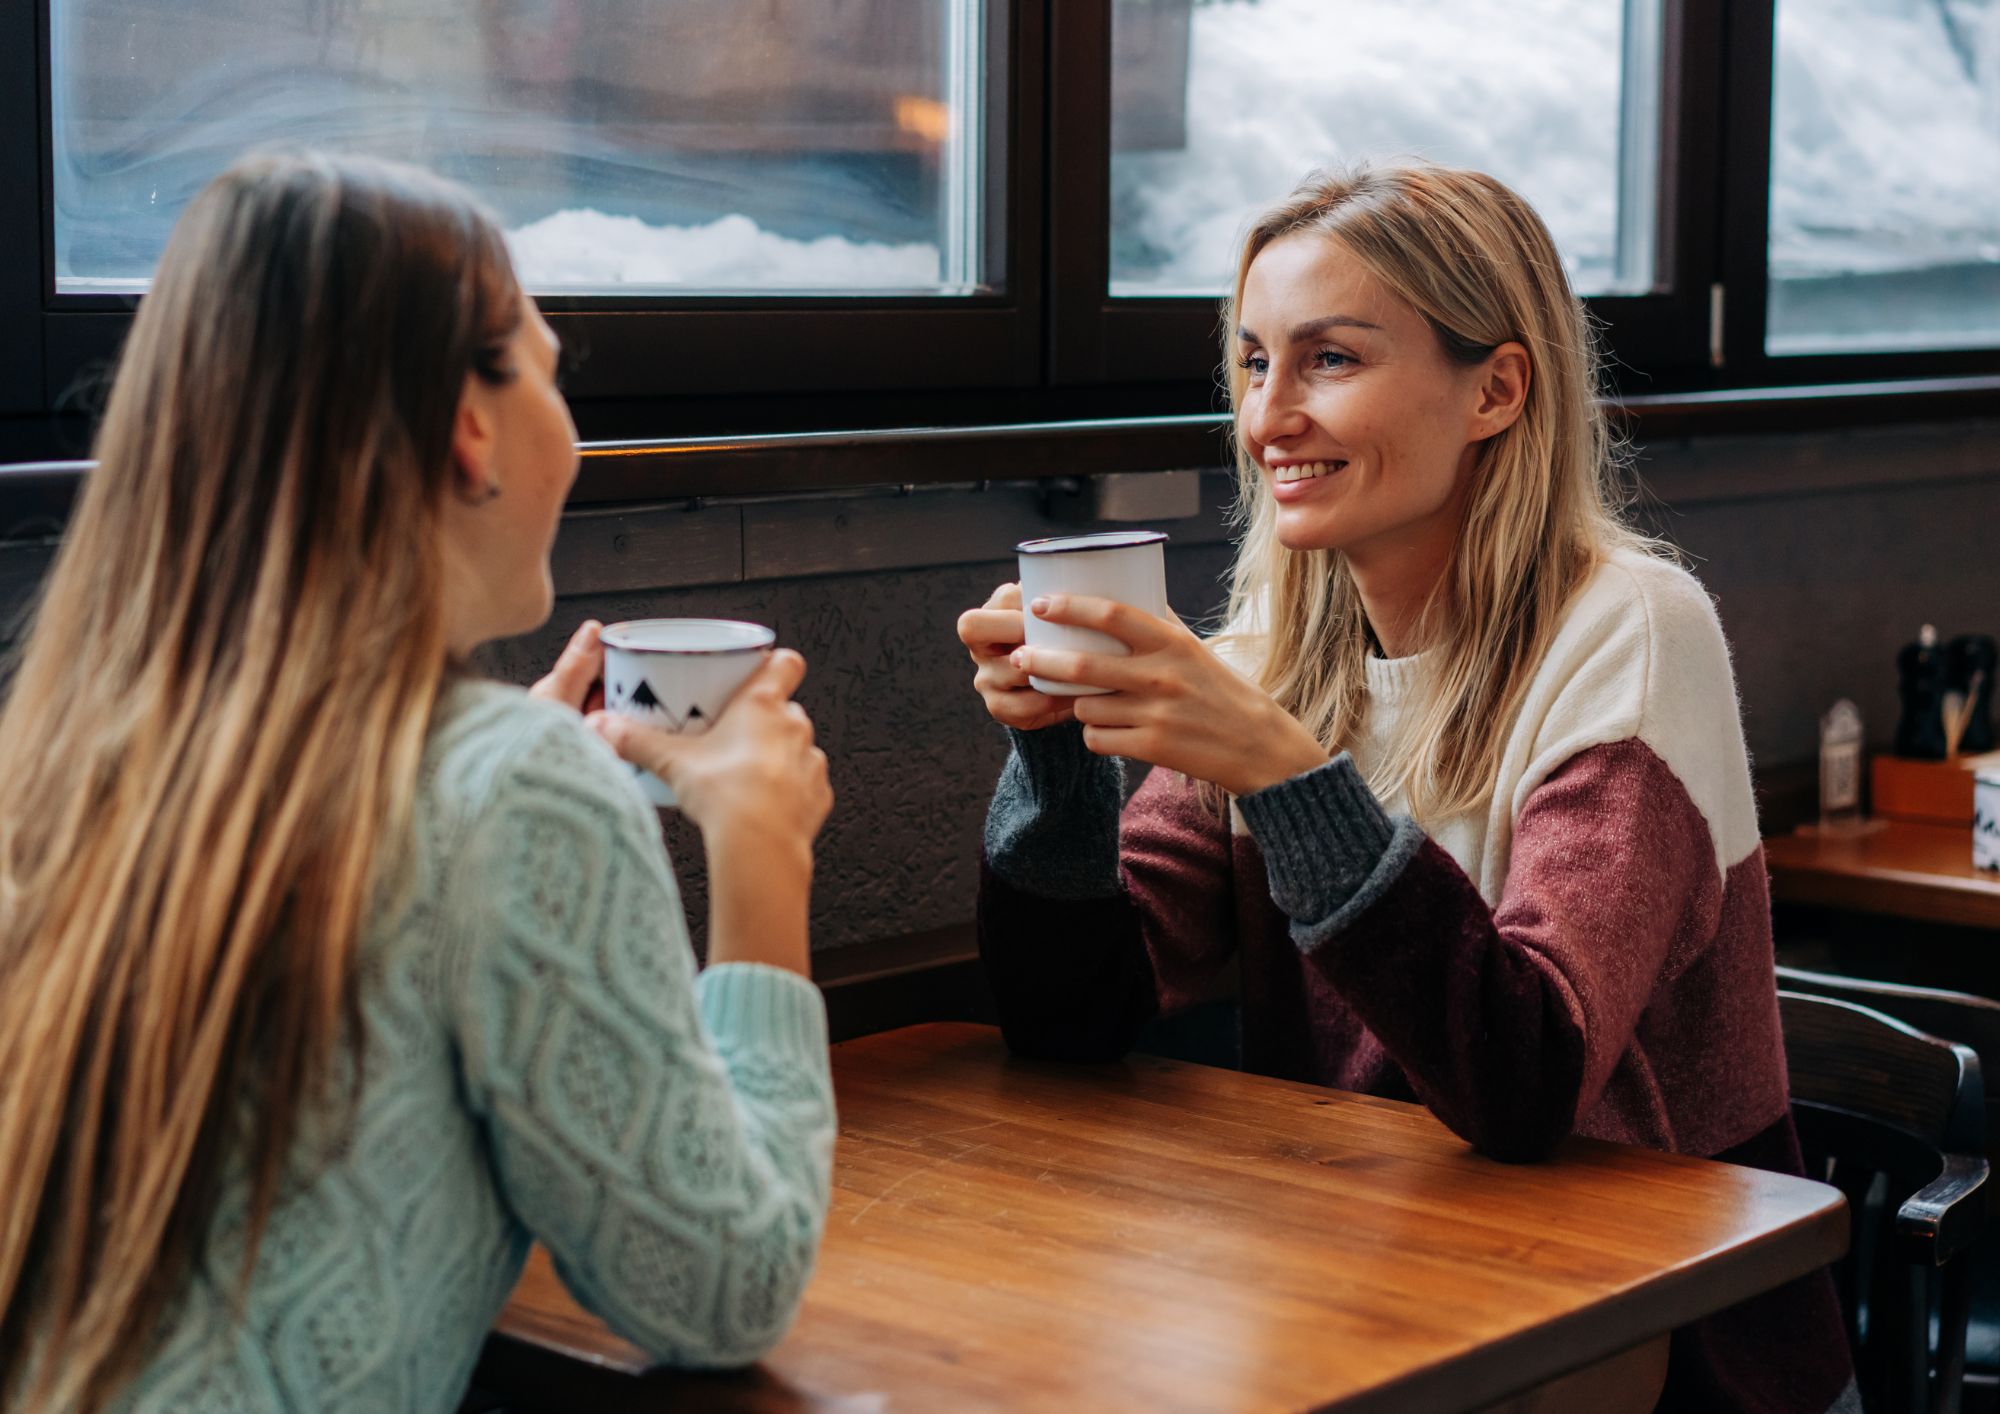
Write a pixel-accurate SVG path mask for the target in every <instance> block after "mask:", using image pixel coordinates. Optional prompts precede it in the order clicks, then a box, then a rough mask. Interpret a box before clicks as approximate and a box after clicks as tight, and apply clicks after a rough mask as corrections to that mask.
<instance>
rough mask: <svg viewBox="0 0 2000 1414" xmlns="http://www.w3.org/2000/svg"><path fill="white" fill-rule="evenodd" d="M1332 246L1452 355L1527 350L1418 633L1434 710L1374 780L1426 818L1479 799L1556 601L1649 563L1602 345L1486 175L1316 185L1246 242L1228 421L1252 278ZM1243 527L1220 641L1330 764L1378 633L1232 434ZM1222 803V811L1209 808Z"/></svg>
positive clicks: (1345, 176)
mask: <svg viewBox="0 0 2000 1414" xmlns="http://www.w3.org/2000/svg"><path fill="white" fill-rule="evenodd" d="M1298 234H1310V235H1313V236H1317V237H1320V238H1322V239H1325V240H1328V241H1331V242H1334V243H1335V244H1337V245H1338V246H1339V247H1340V248H1341V249H1342V250H1343V251H1344V252H1346V253H1347V254H1349V255H1351V256H1353V257H1354V258H1355V259H1356V260H1358V261H1360V262H1361V264H1362V265H1363V266H1364V267H1365V268H1366V269H1367V271H1368V272H1369V273H1370V274H1371V275H1372V276H1374V278H1376V279H1377V280H1379V281H1381V282H1382V284H1383V285H1384V286H1385V287H1386V288H1387V289H1388V290H1389V291H1390V292H1391V293H1393V294H1394V295H1396V296H1397V297H1399V298H1401V299H1402V300H1404V301H1405V302H1406V303H1408V304H1409V305H1410V306H1411V307H1412V308H1414V309H1415V310H1416V311H1417V313H1418V314H1420V315H1421V316H1423V318H1424V320H1425V322H1426V323H1428V324H1429V325H1430V326H1431V329H1432V330H1433V332H1434V333H1436V335H1437V337H1438V341H1439V346H1440V348H1441V349H1442V350H1443V352H1444V354H1445V356H1446V357H1447V358H1448V359H1451V360H1453V361H1454V362H1457V363H1459V364H1461V365H1467V366H1470V365H1476V364H1478V363H1479V362H1481V361H1482V360H1484V358H1485V357H1486V356H1487V355H1488V354H1489V353H1490V352H1491V351H1492V349H1493V348H1494V347H1495V346H1497V345H1500V344H1503V343H1508V342H1519V343H1520V344H1521V345H1522V346H1523V347H1525V348H1526V350H1527V354H1528V361H1529V365H1530V376H1529V383H1528V392H1527V400H1526V405H1525V406H1524V407H1523V409H1522V411H1521V414H1520V416H1519V418H1518V419H1517V420H1516V421H1515V422H1514V424H1513V425H1512V426H1510V427H1508V428H1506V429H1505V430H1504V431H1502V432H1499V433H1497V434H1496V435H1494V436H1493V437H1490V438H1488V439H1487V440H1486V441H1484V442H1482V443H1481V444H1479V447H1478V451H1477V456H1476V461H1475V464H1474V466H1473V468H1472V471H1471V492H1470V495H1469V496H1468V498H1467V502H1466V506H1465V512H1464V520H1463V523H1462V524H1461V526H1460V528H1459V531H1458V538H1457V542H1456V546H1455V549H1454V552H1453V556H1452V563H1451V569H1450V572H1449V573H1448V574H1446V575H1444V576H1442V577H1441V579H1440V582H1439V583H1438V584H1437V586H1436V587H1435V589H1434V591H1433V593H1432V595H1431V598H1430V601H1429V603H1428V604H1427V606H1426V607H1425V609H1424V612H1423V613H1422V615H1421V616H1420V619H1419V635H1418V637H1419V641H1420V642H1421V643H1422V644H1423V645H1424V647H1425V648H1426V649H1428V650H1430V651H1428V652H1427V653H1426V655H1425V663H1426V671H1425V675H1424V676H1425V678H1426V683H1425V686H1426V688H1427V691H1426V692H1425V693H1424V694H1423V697H1424V705H1423V707H1422V708H1421V709H1420V710H1419V711H1418V712H1416V713H1414V714H1413V715H1412V717H1411V718H1410V719H1409V722H1408V725H1407V727H1406V728H1405V731H1404V734H1403V736H1402V738H1401V739H1400V740H1399V741H1398V742H1396V743H1395V744H1394V747H1393V749H1391V750H1388V751H1386V752H1384V753H1383V756H1382V762H1381V765H1380V766H1379V767H1378V768H1377V770H1376V778H1375V779H1373V780H1371V781H1370V783H1369V784H1370V785H1371V786H1372V787H1373V788H1374V789H1375V790H1376V792H1377V793H1378V794H1381V795H1383V796H1385V797H1388V796H1393V795H1396V794H1397V793H1401V794H1402V796H1403V798H1404V799H1405V800H1406V801H1407V803H1408V806H1409V808H1410V810H1411V812H1412V813H1413V814H1414V815H1416V817H1417V818H1418V819H1420V820H1435V819H1441V818H1446V817H1449V816H1452V815H1455V814H1459V813H1461V812H1464V811H1467V810H1471V809H1474V808H1476V807H1478V806H1480V805H1482V804H1483V803H1484V802H1485V801H1486V800H1487V799H1488V797H1489V796H1490V795H1491V792H1492V789H1493V782H1494V780H1495V778H1496V777H1497V776H1498V774H1499V765H1500V752H1501V749H1502V747H1503V745H1504V743H1505V742H1506V739H1507V729H1508V727H1509V726H1510V724H1511V723H1512V722H1513V720H1514V717H1515V715H1516V713H1517V712H1518V711H1519V709H1520V705H1521V699H1522V697H1523V695H1524V694H1525V693H1526V690H1527V687H1528V684H1529V682H1530V681H1531V680H1532V678H1533V676H1534V673H1535V670H1536V669H1537V667H1538V666H1539V665H1540V663H1541V660H1542V657H1543V654H1544V653H1545V652H1546V651H1547V649H1548V646H1549V642H1550V640H1551V639H1552V638H1553V636H1554V634H1555V630H1556V627H1557V624H1558V622H1559V621H1560V618H1561V615H1562V611H1563V609H1564V607H1565V606H1566V605H1567V604H1568V602H1569V601H1570V598H1571V597H1572V596H1573V595H1574V594H1575V593H1576V592H1577V590H1578V589H1580V588H1581V587H1582V586H1583V584H1584V582H1585V581H1586V580H1587V579H1588V578H1589V577H1590V575H1591V572H1592V571H1593V570H1594V569H1595V567H1596V566H1597V564H1598V563H1599V562H1600V560H1601V559H1602V557H1603V556H1604V555H1605V554H1607V553H1608V552H1609V551H1610V550H1612V549H1613V548H1616V547H1619V546H1632V547H1637V548H1642V549H1647V550H1651V549H1653V548H1654V547H1653V545H1652V542H1650V541H1647V540H1645V539H1643V538H1642V537H1640V536H1639V535H1637V534H1635V533H1634V532H1633V531H1632V530H1630V529H1629V528H1628V527H1627V526H1626V524H1625V522H1624V520H1623V505H1622V501H1621V499H1620V496H1619V492H1618V482H1619V476H1618V473H1619V455H1618V450H1619V449H1618V447H1617V444H1616V442H1615V440H1614V439H1613V437H1612V436H1611V434H1610V432H1609V430H1608V429H1607V427H1606V425H1605V421H1604V417H1603V414H1602V411H1601V408H1600V389H1599V383H1598V376H1599V375H1598V359H1597V351H1596V342H1595V339H1594V335H1593V330H1592V327H1591V323H1590V318H1589V315H1588V313H1587V312H1586V311H1585V310H1584V308H1583V305H1582V304H1581V302H1580V301H1578V300H1577V298H1576V297H1575V296H1574V295H1572V294H1571V293H1570V289H1569V284H1568V281H1567V279H1566V278H1565V277H1564V274H1563V268H1562V264H1561V261H1560V260H1559V258H1558V257H1557V255H1556V250H1555V244H1554V242H1553V241H1552V240H1551V239H1550V237H1549V233H1548V230H1547V228H1546V227H1544V226H1543V224H1542V222H1541V219H1540V218H1539V217H1538V216H1536V214H1535V212H1534V210H1533V209H1532V208H1531V207H1530V206H1529V205H1528V203H1527V202H1525V201H1523V200H1522V199H1521V198H1520V197H1519V196H1518V195H1516V194H1515V193H1514V192H1513V191H1511V190H1509V189H1508V188H1507V187H1506V186H1504V185H1503V184H1501V183H1500V182H1498V181H1495V180H1494V179H1493V178H1492V177H1489V176H1486V175H1484V174H1482V173H1479V172H1469V171H1461V170H1457V169H1453V168H1448V167H1439V166H1432V165H1429V164H1410V165H1396V166H1380V167H1366V166H1363V167H1356V168H1354V169H1351V170H1347V171H1340V172H1314V173H1312V174H1311V175H1310V176H1308V177H1307V178H1306V180H1305V181H1304V182H1303V183H1301V184H1300V185H1299V187H1298V188H1297V189H1296V190H1294V191H1293V192H1292V194H1291V195H1290V196H1288V197H1287V198H1286V199H1285V200H1283V201H1281V202H1279V203H1278V204H1277V205H1275V206H1273V207H1272V208H1271V209H1269V210H1268V211H1266V212H1264V213H1263V214H1262V215H1261V216H1259V217H1258V218H1257V219H1256V221H1255V222H1254V223H1253V224H1252V226H1251V228H1250V231H1249V234H1248V235H1247V236H1246V237H1245V239H1244V242H1243V247H1242V252H1241V255H1240V257H1239V259H1238V261H1237V266H1236V280H1235V286H1234V289H1233V291H1232V293H1231V295H1230V298H1229V303H1228V305H1227V308H1226V318H1225V321H1224V328H1223V335H1224V339H1225V353H1226V358H1227V367H1228V368H1229V370H1230V373H1229V399H1230V406H1231V408H1232V409H1233V410H1234V411H1235V412H1236V413H1237V414H1238V415H1239V416H1240V414H1241V411H1242V406H1243V393H1244V388H1245V386H1246V384H1247V380H1248V376H1249V375H1248V373H1247V372H1245V371H1244V370H1243V369H1242V368H1240V367H1239V366H1238V365H1237V360H1236V358H1235V356H1234V347H1233V345H1234V340H1235V330H1236V327H1237V321H1238V315H1239V311H1240V310H1241V307H1242V302H1243V283H1244V280H1245V278H1246V277H1247V275H1248V274H1249V271H1250V266H1251V262H1253V261H1254V260H1256V258H1257V256H1258V254H1259V253H1260V252H1261V251H1262V250H1263V249H1264V248H1265V247H1266V246H1268V245H1269V244H1270V243H1271V242H1273V241H1275V240H1278V239H1280V238H1282V237H1286V236H1292V235H1298ZM1236 466H1237V476H1238V485H1239V495H1238V511H1239V515H1240V516H1241V517H1242V519H1243V521H1244V523H1245V531H1244V535H1243V539H1242V543H1241V546H1240V548H1239V550H1238V554H1237V558H1236V563H1235V567H1234V570H1233V572H1232V576H1231V583H1230V596H1229V611H1228V626H1227V628H1226V629H1225V630H1224V632H1223V633H1222V634H1221V635H1219V636H1218V640H1217V641H1218V643H1219V644H1221V645H1224V646H1232V647H1233V648H1234V649H1235V651H1236V652H1237V653H1238V654H1239V655H1240V656H1241V657H1243V658H1245V659H1248V660H1250V661H1253V662H1255V663H1256V664H1257V668H1256V672H1257V678H1258V681H1259V682H1260V683H1261V685H1262V686H1263V687H1264V689H1265V690H1266V691H1267V692H1269V693H1270V694H1271V696H1272V697H1273V698H1275V699H1276V700H1277V701H1278V703H1279V704H1280V705H1281V706H1283V707H1284V708H1285V710H1286V711H1288V712H1290V713H1291V714H1292V715H1293V716H1295V717H1296V718H1298V720H1299V721H1300V722H1302V723H1303V724H1304V725H1305V726H1306V727H1307V729H1308V730H1310V731H1311V732H1312V733H1313V735H1314V736H1315V737H1317V738H1318V739H1319V740H1320V742H1322V743H1323V744H1324V745H1325V746H1326V747H1327V749H1328V750H1330V751H1335V750H1339V749H1340V748H1341V747H1342V745H1343V744H1345V743H1347V742H1349V741H1351V740H1353V739H1354V737H1355V736H1356V734H1357V733H1358V732H1359V731H1360V729H1361V727H1362V724H1363V722H1364V720H1365V718H1366V714H1367V710H1368V689H1367V673H1366V662H1367V657H1368V652H1369V640H1368V625H1367V619H1366V616H1365V614H1364V612H1363V609H1362V604H1361V598H1360V594H1359V592H1358V590H1357V588H1356V586H1355V583H1354V578H1353V575H1352V573H1351V571H1350V570H1349V568H1348V566H1347V564H1346V561H1345V559H1344V557H1343V556H1342V555H1341V554H1340V553H1339V552H1337V551H1333V550H1306V551H1292V550H1288V549H1286V548H1285V547H1284V546H1283V545H1281V544H1280V543H1279V541H1278V537H1277V515H1276V507H1275V503H1274V502H1273V501H1272V499H1271V497H1270V496H1269V495H1268V494H1266V493H1265V491H1264V488H1263V484H1262V477H1261V473H1260V472H1259V470H1258V467H1257V465H1256V463H1255V461H1254V460H1252V458H1251V456H1250V454H1249V452H1248V451H1247V450H1246V449H1245V447H1244V445H1243V439H1242V437H1241V436H1238V437H1237V439H1236ZM1218 798H1219V797H1218Z"/></svg>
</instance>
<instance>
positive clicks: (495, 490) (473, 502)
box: [458, 481, 500, 506]
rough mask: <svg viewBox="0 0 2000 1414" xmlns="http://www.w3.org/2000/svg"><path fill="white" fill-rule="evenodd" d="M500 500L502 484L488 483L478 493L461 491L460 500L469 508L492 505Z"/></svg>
mask: <svg viewBox="0 0 2000 1414" xmlns="http://www.w3.org/2000/svg"><path fill="white" fill-rule="evenodd" d="M499 498H500V483H499V482H497V481H488V482H486V483H485V484H484V485H483V486H481V487H480V488H479V489H478V490H477V491H460V492H459V493H458V499H459V500H461V501H463V502H464V503H465V504H466V505H468V506H486V505H491V504H492V503H493V502H494V501H497V500H498V499H499Z"/></svg>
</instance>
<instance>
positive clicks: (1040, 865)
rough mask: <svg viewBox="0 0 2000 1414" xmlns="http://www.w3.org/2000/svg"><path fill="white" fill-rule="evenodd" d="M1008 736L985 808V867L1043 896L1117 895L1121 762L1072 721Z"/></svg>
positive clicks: (1122, 783) (1010, 731)
mask: <svg viewBox="0 0 2000 1414" xmlns="http://www.w3.org/2000/svg"><path fill="white" fill-rule="evenodd" d="M1007 737H1008V742H1009V745H1010V747H1011V749H1010V750H1009V752H1008V755H1007V764H1006V765H1005V766H1003V767H1002V768H1001V770H1000V784H999V785H998V786H996V787H995V788H994V791H993V804H992V805H991V806H990V807H989V808H988V810H987V812H986V864H987V867H988V868H990V869H991V870H992V871H993V872H994V873H996V874H998V875H999V876H1000V877H1001V878H1003V879H1005V880H1006V881H1007V882H1008V883H1010V884H1012V885H1013V886H1014V887H1015V888H1017V889H1021V890H1023V891H1025V892H1027V893H1032V894H1039V895H1041V896H1042V897H1044V898H1069V899H1083V898H1107V897H1110V896H1112V895H1114V894H1116V893H1117V892H1118V816H1119V812H1120V811H1121V809H1122V808H1123V806H1124V804H1125V789H1124V786H1125V773H1124V767H1123V765H1122V764H1121V763H1120V762H1119V761H1118V759H1117V758H1116V757H1112V756H1099V755H1097V754H1096V753H1094V752H1093V751H1091V749H1090V748H1089V747H1087V746H1085V745H1084V744H1083V728H1082V726H1080V725H1079V724H1077V723H1075V722H1065V723H1063V724H1062V725H1061V726H1055V727H1044V728H1043V729H1042V730H1041V731H1038V732H1017V731H1015V730H1013V729H1012V728H1008V729H1007Z"/></svg>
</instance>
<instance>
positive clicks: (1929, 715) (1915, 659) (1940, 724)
mask: <svg viewBox="0 0 2000 1414" xmlns="http://www.w3.org/2000/svg"><path fill="white" fill-rule="evenodd" d="M1944 659H1945V655H1944V654H1943V653H1942V652H1940V651H1939V649H1938V641H1937V629H1936V628H1934V627H1933V626H1931V625H1930V624H1925V625H1924V626H1923V629H1922V631H1921V632H1919V633H1918V634H1917V641H1916V642H1915V643H1906V644H1904V645H1903V651H1902V652H1900V653H1898V654H1897V655H1896V675H1897V679H1898V682H1897V688H1896V690H1897V694H1898V695H1899V696H1900V697H1901V699H1902V714H1901V716H1899V717H1898V718H1897V720H1896V738H1895V748H1896V754H1897V755H1898V756H1910V757H1915V758H1917V759H1918V760H1921V761H1942V760H1944V758H1945V757H1946V756H1947V755H1948V754H1949V752H1948V751H1947V749H1946V741H1945V734H1944V694H1945V682H1946V679H1945V661H1944Z"/></svg>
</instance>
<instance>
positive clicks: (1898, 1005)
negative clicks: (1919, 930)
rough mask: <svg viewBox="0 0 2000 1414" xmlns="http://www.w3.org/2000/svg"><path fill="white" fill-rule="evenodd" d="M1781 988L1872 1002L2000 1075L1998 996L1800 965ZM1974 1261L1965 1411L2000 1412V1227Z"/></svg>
mask: <svg viewBox="0 0 2000 1414" xmlns="http://www.w3.org/2000/svg"><path fill="white" fill-rule="evenodd" d="M1778 985H1779V986H1780V987H1783V988H1784V989H1785V990H1787V991H1791V992H1810V993H1812V994H1813V995H1814V996H1821V997H1837V998H1839V999H1840V1000H1842V1001H1849V1002H1854V1003H1856V1004H1858V1005H1860V1006H1865V1007H1871V1008H1873V1009H1874V1010H1876V1011H1879V1012H1881V1013H1883V1014H1884V1015H1886V1016H1893V1017H1895V1018H1896V1020H1898V1021H1901V1022H1903V1023H1905V1024H1907V1025H1910V1026H1914V1027H1916V1028H1917V1030H1919V1031H1924V1032H1928V1033H1929V1034H1931V1035H1933V1036H1936V1037H1939V1038H1940V1039H1942V1040H1946V1041H1958V1042H1960V1043H1962V1044H1964V1045H1967V1046H1970V1047H1972V1049H1973V1050H1974V1051H1975V1052H1976V1053H1977V1054H1978V1056H1979V1067H1980V1070H1981V1071H1982V1072H1984V1071H1992V1072H1993V1073H1994V1074H1995V1075H2000V1002H1996V1001H1994V1000H1993V999H1992V998H1990V997H1980V996H1974V995H1973V994H1972V993H1970V992H1948V991H1942V990H1940V989H1938V988H1935V987H1911V986H1905V985H1903V984H1901V983H1897V982H1875V981H1870V980H1867V979H1864V978H1859V977H1842V976H1838V975H1835V974H1833V973H1826V972H1807V971H1804V970H1802V969H1800V968H1794V967H1780V968H1779V969H1778ZM1986 1160H1987V1163H1988V1164H1990V1165H2000V1085H1996V1086H1994V1087H1993V1088H1991V1089H1989V1090H1988V1091H1987V1092H1986ZM1988 1201H1989V1203H1990V1202H1991V1201H1992V1200H1991V1199H1990V1198H1989V1200H1988ZM1966 1260H1967V1261H1968V1262H1970V1263H1971V1264H1972V1316H1971V1320H1970V1321H1969V1322H1968V1323H1967V1326H1966V1337H1965V1408H1966V1410H1967V1411H1968V1414H2000V1225H1992V1224H1989V1225H1988V1227H1987V1229H1986V1231H1985V1232H1983V1233H1981V1234H1980V1236H1979V1238H1978V1240H1977V1241H1975V1242H1974V1243H1973V1245H1972V1250H1971V1251H1970V1252H1969V1253H1968V1254H1967V1256H1966Z"/></svg>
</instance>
